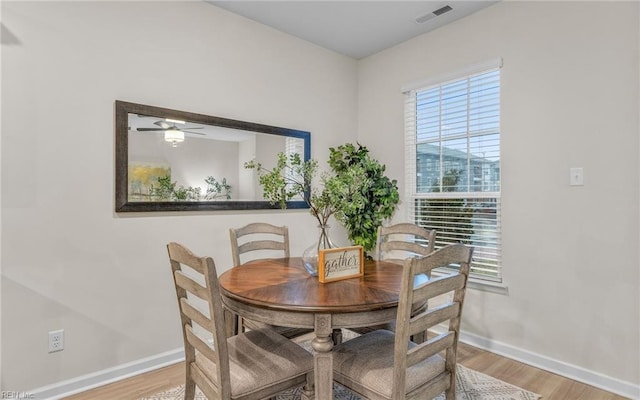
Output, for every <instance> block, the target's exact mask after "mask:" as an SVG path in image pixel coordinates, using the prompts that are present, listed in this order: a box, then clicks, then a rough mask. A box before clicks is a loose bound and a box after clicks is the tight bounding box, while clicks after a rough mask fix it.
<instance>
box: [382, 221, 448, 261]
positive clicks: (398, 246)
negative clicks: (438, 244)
mask: <svg viewBox="0 0 640 400" xmlns="http://www.w3.org/2000/svg"><path fill="white" fill-rule="evenodd" d="M435 238H436V231H435V230H427V229H424V228H422V227H420V226H418V225H415V224H410V223H399V224H395V225H389V226H380V227H378V237H377V241H376V257H377V259H378V260H385V261H390V262H395V263H402V262H404V260H405V259H407V258H409V257H414V256H426V255H427V254H430V253H432V252H433V250H434V248H435Z"/></svg>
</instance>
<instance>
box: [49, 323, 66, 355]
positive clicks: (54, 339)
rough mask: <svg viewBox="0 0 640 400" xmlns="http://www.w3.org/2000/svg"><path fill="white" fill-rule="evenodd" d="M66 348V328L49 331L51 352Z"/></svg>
mask: <svg viewBox="0 0 640 400" xmlns="http://www.w3.org/2000/svg"><path fill="white" fill-rule="evenodd" d="M61 350H64V329H58V330H57V331H51V332H49V353H53V352H56V351H61Z"/></svg>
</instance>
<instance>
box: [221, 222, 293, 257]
mask: <svg viewBox="0 0 640 400" xmlns="http://www.w3.org/2000/svg"><path fill="white" fill-rule="evenodd" d="M229 236H230V238H231V256H232V258H233V265H240V264H243V263H245V262H247V261H249V260H252V259H258V258H281V257H289V228H287V227H286V226H275V225H271V224H267V223H265V222H254V223H251V224H248V225H245V226H243V227H242V228H231V229H229ZM247 253H251V254H249V255H246V256H245V254H247ZM241 256H242V257H241ZM241 258H242V260H241Z"/></svg>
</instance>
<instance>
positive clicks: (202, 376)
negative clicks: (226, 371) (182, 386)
mask: <svg viewBox="0 0 640 400" xmlns="http://www.w3.org/2000/svg"><path fill="white" fill-rule="evenodd" d="M191 378H192V379H193V381H194V382H195V383H196V385H198V388H199V389H200V390H202V393H203V394H204V395H205V396H206V398H207V399H220V398H222V395H221V393H220V388H219V387H218V385H217V384H216V383H215V382H213V381H212V380H211V379H210V378H209V375H208V374H207V373H206V372H205V371H203V370H201V369H200V368H199V367H198V366H197V365H193V368H192V369H191Z"/></svg>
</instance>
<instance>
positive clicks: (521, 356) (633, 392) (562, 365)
mask: <svg viewBox="0 0 640 400" xmlns="http://www.w3.org/2000/svg"><path fill="white" fill-rule="evenodd" d="M437 328H438V329H434V331H435V332H436V333H442V332H443V331H444V328H442V327H440V326H438V327H437ZM460 341H461V342H464V343H467V344H470V345H472V346H475V347H478V348H481V349H484V350H487V351H490V352H492V353H495V354H498V355H501V356H504V357H507V358H511V359H513V360H516V361H520V362H522V363H525V364H528V365H531V366H533V367H536V368H540V369H543V370H545V371H549V372H553V373H555V374H558V375H561V376H564V377H566V378H569V379H572V380H574V381H578V382H582V383H585V384H587V385H591V386H595V387H597V388H599V389H603V390H606V391H608V392H612V393H615V394H618V395H620V396H624V397H628V398H630V399H634V400H640V386H639V385H635V384H633V383H631V382H626V381H622V380H620V379H617V378H612V377H610V376H607V375H604V374H601V373H599V372H595V371H591V370H588V369H585V368H582V367H579V366H576V365H573V364H569V363H566V362H564V361H560V360H556V359H553V358H550V357H546V356H543V355H540V354H537V353H533V352H530V351H528V350H523V349H520V348H517V347H515V346H511V345H509V344H506V343H501V342H498V341H496V340H492V339H488V338H486V337H482V336H479V335H475V334H472V333H466V332H461V333H460Z"/></svg>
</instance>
